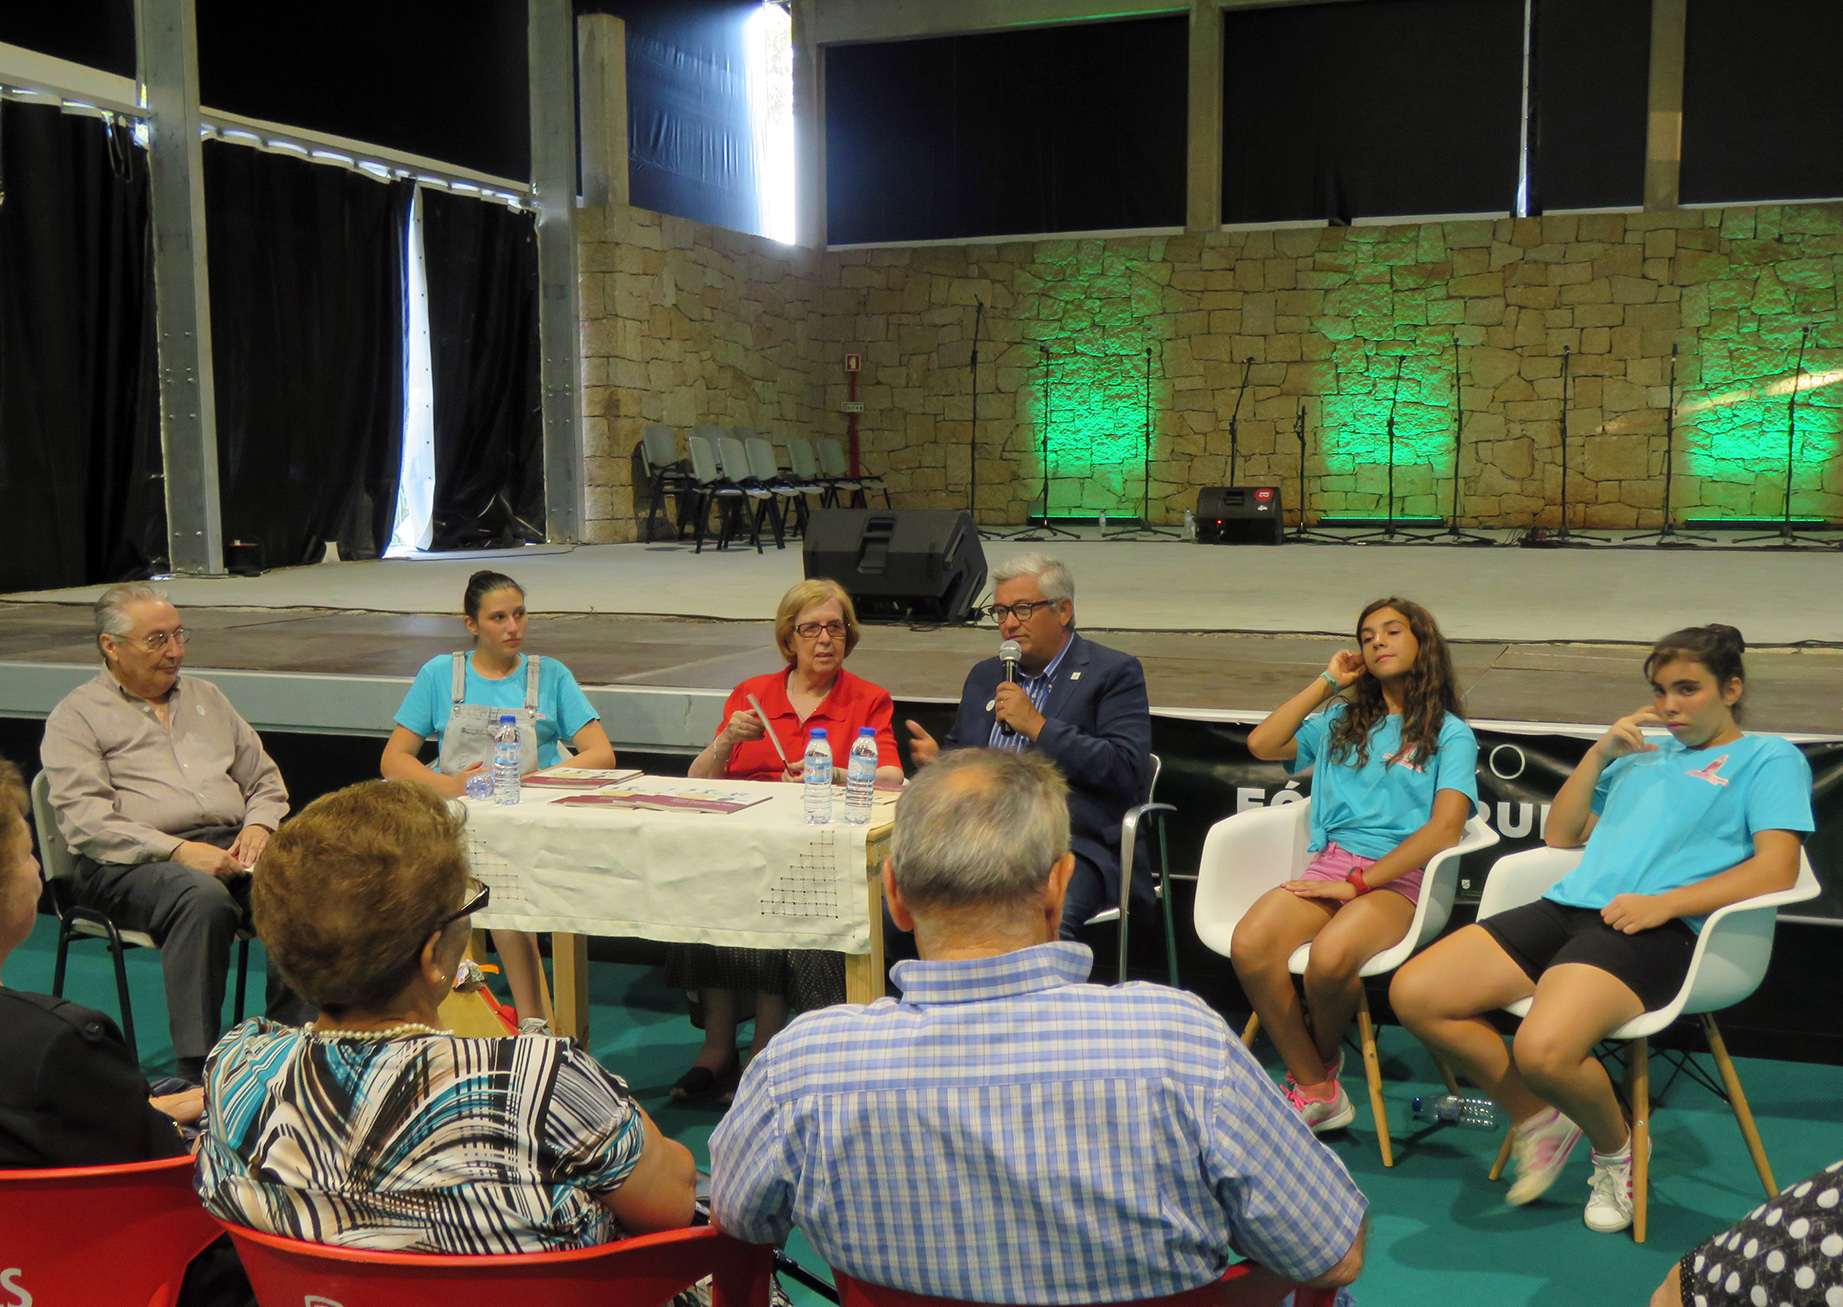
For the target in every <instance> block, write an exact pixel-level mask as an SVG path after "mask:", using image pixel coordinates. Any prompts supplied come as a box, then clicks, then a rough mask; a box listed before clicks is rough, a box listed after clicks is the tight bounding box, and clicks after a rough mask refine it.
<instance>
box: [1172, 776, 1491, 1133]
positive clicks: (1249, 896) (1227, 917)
mask: <svg viewBox="0 0 1843 1307" xmlns="http://www.w3.org/2000/svg"><path fill="white" fill-rule="evenodd" d="M1311 806H1312V801H1311V800H1310V799H1302V800H1300V801H1298V802H1296V803H1275V804H1270V805H1269V806H1267V807H1264V808H1250V809H1249V810H1248V811H1246V812H1239V813H1236V814H1235V815H1234V816H1232V817H1225V818H1224V819H1223V820H1221V821H1219V822H1217V823H1216V824H1215V825H1214V826H1212V827H1210V831H1209V835H1208V836H1207V837H1206V838H1205V839H1204V841H1203V860H1202V863H1201V864H1200V865H1199V866H1198V868H1197V901H1196V911H1195V921H1196V928H1197V936H1198V938H1199V939H1201V940H1202V941H1203V942H1204V943H1205V944H1206V945H1208V946H1209V947H1210V948H1211V949H1213V950H1215V951H1216V952H1217V953H1220V954H1221V955H1222V956H1223V957H1225V958H1226V957H1228V956H1229V944H1230V941H1231V940H1233V939H1234V937H1235V927H1236V926H1237V925H1238V924H1239V923H1240V921H1241V919H1242V917H1243V916H1245V915H1246V914H1247V911H1248V909H1249V908H1251V907H1253V906H1254V901H1255V900H1256V899H1258V898H1260V897H1261V895H1263V894H1265V893H1266V892H1267V891H1268V890H1270V889H1274V888H1276V887H1277V886H1279V885H1281V884H1283V883H1284V882H1286V881H1289V880H1297V879H1299V877H1300V876H1301V875H1303V874H1304V873H1305V869H1306V865H1307V864H1308V863H1309V862H1311V860H1312V858H1311V854H1310V853H1309V852H1308V851H1307V849H1306V845H1307V844H1308V843H1309V842H1310V839H1311V820H1310V812H1311ZM1497 841H1498V836H1497V832H1496V831H1494V830H1492V829H1491V828H1490V827H1489V826H1487V825H1486V824H1485V821H1484V819H1483V818H1482V817H1479V816H1476V815H1474V816H1472V817H1471V818H1470V819H1468V820H1467V821H1466V824H1465V834H1464V836H1463V837H1462V838H1461V839H1460V841H1459V843H1457V844H1455V845H1454V846H1453V847H1452V848H1450V849H1446V850H1444V851H1442V852H1440V853H1438V854H1435V855H1434V857H1433V858H1432V859H1430V860H1429V861H1428V863H1427V870H1426V872H1425V873H1424V874H1423V876H1422V878H1421V897H1420V901H1419V902H1418V903H1417V904H1416V905H1415V908H1414V917H1413V919H1412V920H1411V921H1410V922H1409V924H1408V932H1407V934H1405V935H1403V936H1402V938H1401V942H1400V943H1398V944H1396V945H1395V946H1394V947H1393V948H1387V949H1384V950H1383V951H1382V952H1380V953H1378V954H1377V955H1376V956H1375V957H1373V958H1371V959H1370V960H1369V961H1368V962H1367V963H1365V964H1364V965H1363V967H1362V969H1361V970H1360V971H1359V972H1358V973H1357V974H1358V975H1359V976H1360V977H1362V978H1364V979H1368V978H1369V977H1371V976H1384V975H1388V974H1389V973H1390V972H1392V971H1394V970H1395V969H1396V968H1397V967H1399V966H1400V965H1401V964H1402V963H1404V962H1406V961H1407V960H1408V958H1409V956H1410V955H1412V954H1413V953H1414V951H1415V950H1416V949H1419V948H1421V947H1422V946H1424V945H1426V944H1429V943H1431V942H1432V941H1433V940H1434V939H1435V938H1436V937H1437V936H1438V935H1439V933H1440V932H1441V931H1442V930H1444V929H1446V922H1447V918H1448V917H1449V916H1451V915H1452V910H1453V896H1454V895H1455V894H1456V893H1457V892H1458V889H1459V860H1460V859H1461V858H1463V857H1464V856H1465V855H1466V854H1468V853H1473V852H1476V851H1477V850H1479V849H1488V848H1490V847H1491V846H1492V845H1494V844H1496V843H1497ZM1311 956H1312V946H1311V945H1310V944H1302V945H1300V946H1299V947H1298V948H1297V949H1295V950H1294V951H1293V955H1292V957H1291V958H1289V959H1288V960H1287V969H1288V970H1289V971H1291V972H1292V973H1293V974H1294V975H1295V976H1303V975H1304V974H1305V968H1306V963H1307V961H1308V960H1309V959H1310V958H1311ZM1259 1029H1260V1018H1259V1017H1258V1016H1256V1017H1250V1018H1249V1019H1248V1025H1247V1028H1246V1030H1244V1031H1243V1033H1242V1042H1243V1043H1247V1044H1252V1043H1253V1042H1254V1036H1255V1034H1256V1033H1257V1032H1258V1031H1259ZM1357 1034H1358V1040H1359V1043H1360V1045H1361V1047H1362V1051H1363V1074H1364V1077H1365V1079H1366V1080H1368V1082H1369V1103H1370V1110H1371V1111H1372V1112H1374V1113H1375V1117H1376V1144H1377V1146H1378V1148H1380V1149H1381V1151H1382V1164H1383V1165H1384V1166H1394V1165H1395V1149H1394V1145H1393V1144H1392V1143H1391V1141H1390V1139H1389V1117H1388V1109H1387V1108H1386V1107H1385V1105H1384V1104H1383V1100H1382V1063H1381V1059H1380V1058H1379V1056H1378V1055H1377V1052H1376V1026H1375V1023H1374V1022H1373V1021H1372V1020H1371V1019H1370V1011H1369V995H1368V993H1367V992H1365V991H1363V990H1362V989H1361V988H1360V989H1359V990H1358V994H1357ZM1441 1071H1442V1073H1443V1074H1445V1075H1446V1077H1447V1085H1448V1087H1449V1088H1452V1089H1453V1090H1454V1091H1455V1092H1457V1086H1456V1085H1454V1083H1453V1080H1452V1075H1451V1073H1450V1072H1448V1071H1447V1070H1446V1068H1445V1067H1442V1068H1441Z"/></svg>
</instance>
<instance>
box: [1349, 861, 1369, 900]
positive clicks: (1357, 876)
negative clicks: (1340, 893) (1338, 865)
mask: <svg viewBox="0 0 1843 1307" xmlns="http://www.w3.org/2000/svg"><path fill="white" fill-rule="evenodd" d="M1344 879H1345V880H1346V881H1347V882H1349V883H1350V885H1352V886H1353V887H1354V888H1355V889H1356V891H1357V897H1358V898H1362V897H1363V896H1364V895H1365V894H1367V893H1369V891H1370V885H1369V882H1368V881H1366V880H1364V879H1363V868H1361V867H1352V868H1351V869H1350V870H1349V872H1347V873H1346V874H1345V876H1344Z"/></svg>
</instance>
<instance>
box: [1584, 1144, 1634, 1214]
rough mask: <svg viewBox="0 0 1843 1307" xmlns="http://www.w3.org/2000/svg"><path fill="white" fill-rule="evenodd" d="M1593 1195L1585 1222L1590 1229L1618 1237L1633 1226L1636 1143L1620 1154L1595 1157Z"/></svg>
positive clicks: (1588, 1200)
mask: <svg viewBox="0 0 1843 1307" xmlns="http://www.w3.org/2000/svg"><path fill="white" fill-rule="evenodd" d="M1589 1184H1590V1185H1591V1186H1592V1192H1591V1193H1589V1194H1588V1196H1587V1210H1586V1211H1585V1212H1583V1213H1582V1217H1581V1219H1582V1220H1584V1221H1586V1222H1587V1228H1588V1229H1589V1230H1597V1231H1599V1232H1600V1233H1601V1234H1614V1233H1616V1232H1618V1231H1620V1230H1623V1229H1625V1227H1626V1226H1628V1225H1630V1224H1631V1223H1632V1143H1631V1141H1630V1140H1627V1142H1626V1146H1625V1148H1624V1149H1623V1150H1621V1151H1620V1152H1617V1153H1610V1154H1609V1153H1594V1154H1593V1179H1592V1180H1591V1181H1589Z"/></svg>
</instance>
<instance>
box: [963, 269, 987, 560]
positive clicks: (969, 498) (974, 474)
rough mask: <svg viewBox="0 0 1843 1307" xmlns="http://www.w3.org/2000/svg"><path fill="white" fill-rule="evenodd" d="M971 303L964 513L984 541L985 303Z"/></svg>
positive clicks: (974, 298) (974, 301)
mask: <svg viewBox="0 0 1843 1307" xmlns="http://www.w3.org/2000/svg"><path fill="white" fill-rule="evenodd" d="M973 303H974V304H976V305H977V306H978V307H977V308H976V309H974V311H973V356H972V360H971V361H970V362H969V363H968V364H967V366H968V367H969V368H971V369H972V372H973V425H972V430H971V431H970V432H968V434H967V440H966V455H967V458H966V473H967V477H966V511H967V515H968V516H969V517H971V518H972V519H973V534H974V535H975V536H978V537H979V538H981V539H984V533H983V532H982V531H980V529H979V328H980V326H981V325H982V324H983V322H984V320H985V301H984V300H982V299H980V298H979V297H978V296H977V295H975V296H973Z"/></svg>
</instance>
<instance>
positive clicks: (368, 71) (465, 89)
mask: <svg viewBox="0 0 1843 1307" xmlns="http://www.w3.org/2000/svg"><path fill="white" fill-rule="evenodd" d="M96 2H97V0H83V3H86V4H94V3H96ZM117 2H124V0H117ZM41 3H42V0H41ZM67 3H69V0H55V3H54V4H48V5H44V7H45V8H58V7H60V6H62V5H64V4H67ZM195 3H196V6H197V12H198V90H199V98H200V99H201V100H202V101H203V102H204V103H205V104H207V105H209V106H210V107H211V108H213V109H222V110H225V111H226V112H228V113H240V114H247V115H248V116H249V117H251V118H262V119H266V120H267V121H269V122H276V123H287V124H289V125H290V126H293V127H308V128H312V129H314V130H316V131H322V132H331V133H333V134H334V135H337V136H345V137H350V138H351V139H353V140H358V141H367V142H370V143H372V144H375V145H389V146H394V147H396V148H397V149H399V150H408V151H410V152H411V153H412V154H421V155H425V156H427V157H428V158H431V159H441V160H443V161H444V162H447V163H454V164H459V165H461V166H462V167H464V168H477V169H479V170H480V171H481V172H485V173H491V174H492V175H493V176H495V177H504V178H507V179H508V180H511V181H523V180H526V179H528V178H529V177H530V176H531V126H530V121H531V119H530V112H531V110H530V105H531V91H530V85H529V80H528V77H527V74H526V50H525V46H526V35H525V32H526V24H527V21H528V20H527V17H526V0H387V3H382V4H380V3H378V0H312V3H284V4H261V5H253V4H251V3H250V0H195ZM5 6H6V0H0V8H4V7H5ZM132 48H133V47H132V46H131V47H130V51H131V52H132ZM129 71H130V72H133V65H132V62H131V63H130V66H129Z"/></svg>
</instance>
